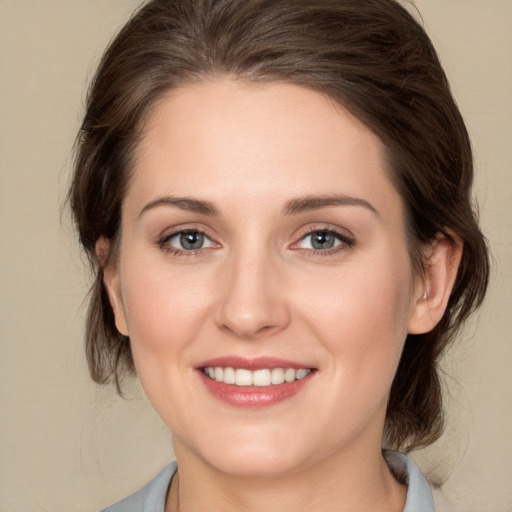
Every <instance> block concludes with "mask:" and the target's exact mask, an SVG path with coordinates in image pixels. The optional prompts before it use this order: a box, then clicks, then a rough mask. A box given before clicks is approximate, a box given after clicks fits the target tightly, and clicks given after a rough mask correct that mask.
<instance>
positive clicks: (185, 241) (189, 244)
mask: <svg viewBox="0 0 512 512" xmlns="http://www.w3.org/2000/svg"><path fill="white" fill-rule="evenodd" d="M203 242H204V235H203V234H202V233H197V232H189V233H182V235H181V236H180V243H181V246H182V247H183V248H184V249H188V250H192V249H200V248H201V247H202V245H203Z"/></svg>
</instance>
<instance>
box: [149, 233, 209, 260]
mask: <svg viewBox="0 0 512 512" xmlns="http://www.w3.org/2000/svg"><path fill="white" fill-rule="evenodd" d="M187 233H197V234H199V235H203V236H204V237H205V239H206V240H209V241H210V242H211V243H212V244H215V242H213V241H212V239H211V237H210V236H208V235H207V234H206V233H205V232H204V231H203V230H201V229H199V228H187V229H179V230H177V231H173V232H172V233H169V234H166V235H164V236H163V237H162V238H160V239H159V240H158V246H159V247H160V248H161V249H162V250H163V251H165V252H166V253H167V254H171V255H173V256H194V255H197V254H200V253H201V252H202V251H204V249H207V248H205V247H201V248H199V249H191V250H185V249H178V248H176V247H173V246H172V245H170V244H169V242H170V240H172V239H173V238H174V237H176V236H179V235H184V234H187Z"/></svg>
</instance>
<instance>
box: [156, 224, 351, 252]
mask: <svg viewBox="0 0 512 512" xmlns="http://www.w3.org/2000/svg"><path fill="white" fill-rule="evenodd" d="M187 233H197V234H200V235H203V236H204V237H205V239H206V240H209V241H210V242H211V243H212V244H214V245H215V242H214V241H213V240H212V239H211V237H210V236H208V235H207V234H206V233H205V232H204V231H202V230H201V229H199V228H197V229H195V228H187V229H180V230H178V231H174V232H172V233H169V234H166V235H164V236H163V237H161V238H160V239H159V240H158V242H157V244H158V246H159V247H160V248H161V249H162V250H163V251H165V252H166V253H167V254H171V255H173V256H194V255H197V254H200V253H201V252H202V251H204V250H205V249H208V248H209V247H201V248H199V249H191V250H185V249H178V248H176V247H173V246H172V245H170V244H169V241H170V240H172V239H173V238H175V237H176V236H179V235H183V234H187ZM314 233H324V234H327V235H333V236H334V237H335V238H336V240H337V241H339V242H340V243H339V244H338V245H336V246H334V247H332V248H329V249H324V250H322V249H302V251H304V252H306V254H309V255H314V256H329V255H332V254H336V253H338V252H340V251H343V250H346V249H352V248H353V247H354V246H355V245H356V241H355V239H354V238H353V237H351V236H348V235H347V234H345V233H341V232H340V231H337V230H335V229H332V228H326V227H318V226H313V227H312V228H310V229H308V230H307V231H306V233H304V234H303V235H301V237H300V239H299V240H298V241H297V242H294V243H293V244H292V245H291V246H290V249H292V250H296V251H298V250H301V248H300V247H296V246H297V245H298V244H299V243H300V242H302V241H304V240H305V239H306V238H307V237H308V236H311V235H313V234H314Z"/></svg>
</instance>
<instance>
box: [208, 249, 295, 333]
mask: <svg viewBox="0 0 512 512" xmlns="http://www.w3.org/2000/svg"><path fill="white" fill-rule="evenodd" d="M277 266H278V265H277V264H276V262H275V261H272V258H271V257H268V256H266V255H264V254H259V255H257V254H254V253H253V254H244V255H234V256H233V257H232V258H231V261H230V262H229V263H228V262H226V268H225V272H223V275H222V285H221V289H222V293H221V298H220V300H219V302H218V306H217V310H216V315H215V316H216V318H215V320H216V323H217V326H218V327H219V328H220V329H222V330H224V331H226V332H229V333H231V334H232V335H235V336H237V337H238V338H241V339H244V340H253V339H258V338H261V337H264V336H270V335H273V334H275V333H277V332H279V331H281V330H283V329H285V328H286V327H287V325H288V324H289V322H290V311H289V307H288V303H287V300H286V286H285V284H284V280H283V279H280V278H279V277H278V276H279V275H280V272H279V269H278V268H277Z"/></svg>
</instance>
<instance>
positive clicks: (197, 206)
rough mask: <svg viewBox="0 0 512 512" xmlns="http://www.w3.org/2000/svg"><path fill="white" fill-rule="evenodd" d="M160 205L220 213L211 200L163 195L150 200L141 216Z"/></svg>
mask: <svg viewBox="0 0 512 512" xmlns="http://www.w3.org/2000/svg"><path fill="white" fill-rule="evenodd" d="M159 206H173V207H175V208H179V209H180V210H184V211H187V212H194V213H200V214H202V215H213V216H216V215H219V210H217V208H215V206H214V205H213V203H211V202H210V201H203V200H200V199H192V198H189V197H173V196H163V197H157V198H156V199H153V201H150V202H149V203H148V204H147V205H146V206H144V208H142V210H141V211H140V213H139V218H140V217H141V216H142V215H143V214H144V213H145V212H147V211H148V210H152V209H154V208H157V207H159Z"/></svg>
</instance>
